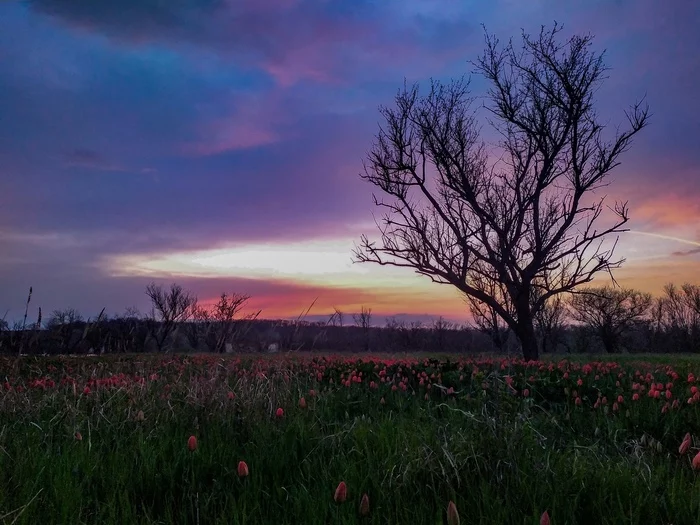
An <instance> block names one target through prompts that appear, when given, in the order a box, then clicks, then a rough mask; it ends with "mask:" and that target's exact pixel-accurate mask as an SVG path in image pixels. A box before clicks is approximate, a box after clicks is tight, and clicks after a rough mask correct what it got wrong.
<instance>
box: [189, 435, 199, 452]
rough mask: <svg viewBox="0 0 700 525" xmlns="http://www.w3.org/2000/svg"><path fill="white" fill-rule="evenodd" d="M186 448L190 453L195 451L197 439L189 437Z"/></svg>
mask: <svg viewBox="0 0 700 525" xmlns="http://www.w3.org/2000/svg"><path fill="white" fill-rule="evenodd" d="M187 448H189V449H190V452H194V451H195V450H197V438H196V437H195V436H190V439H188V440H187Z"/></svg>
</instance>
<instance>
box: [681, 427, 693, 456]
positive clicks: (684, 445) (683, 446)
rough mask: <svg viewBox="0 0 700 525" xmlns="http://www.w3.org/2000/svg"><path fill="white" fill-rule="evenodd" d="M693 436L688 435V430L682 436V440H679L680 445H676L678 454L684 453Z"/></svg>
mask: <svg viewBox="0 0 700 525" xmlns="http://www.w3.org/2000/svg"><path fill="white" fill-rule="evenodd" d="M692 440H693V438H692V437H690V432H688V433H687V434H686V435H685V437H684V438H683V441H682V442H681V446H680V447H678V453H679V454H685V453H686V452H688V449H689V448H690V444H691V443H692Z"/></svg>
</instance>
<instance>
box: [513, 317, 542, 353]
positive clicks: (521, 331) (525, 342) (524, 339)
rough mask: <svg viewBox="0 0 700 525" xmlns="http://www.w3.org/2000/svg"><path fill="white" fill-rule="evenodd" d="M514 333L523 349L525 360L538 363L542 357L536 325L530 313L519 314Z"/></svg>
mask: <svg viewBox="0 0 700 525" xmlns="http://www.w3.org/2000/svg"><path fill="white" fill-rule="evenodd" d="M514 332H515V335H516V336H517V337H518V341H520V346H521V347H522V349H523V358H524V359H525V360H527V361H531V360H532V361H537V360H538V359H539V357H540V351H539V345H538V344H537V336H536V335H535V325H534V323H533V319H532V315H530V312H529V311H528V312H527V313H525V314H518V323H517V325H516V328H515V330H514Z"/></svg>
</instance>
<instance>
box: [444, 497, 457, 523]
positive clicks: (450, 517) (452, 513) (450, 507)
mask: <svg viewBox="0 0 700 525" xmlns="http://www.w3.org/2000/svg"><path fill="white" fill-rule="evenodd" d="M447 525H459V512H457V506H456V505H455V504H454V502H453V501H450V502H449V503H448V504H447Z"/></svg>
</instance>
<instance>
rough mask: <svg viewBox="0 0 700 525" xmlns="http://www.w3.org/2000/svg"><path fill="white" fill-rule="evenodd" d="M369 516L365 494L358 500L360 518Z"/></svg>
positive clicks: (367, 497) (367, 498)
mask: <svg viewBox="0 0 700 525" xmlns="http://www.w3.org/2000/svg"><path fill="white" fill-rule="evenodd" d="M368 514H369V496H368V495H367V493H366V492H365V493H364V494H363V495H362V499H361V500H360V516H367V515H368Z"/></svg>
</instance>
